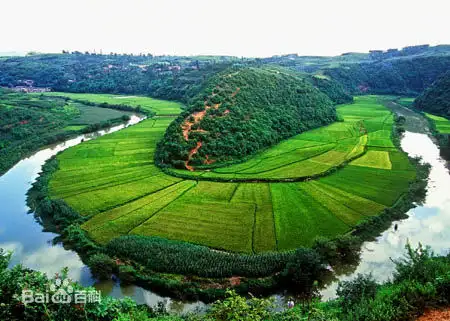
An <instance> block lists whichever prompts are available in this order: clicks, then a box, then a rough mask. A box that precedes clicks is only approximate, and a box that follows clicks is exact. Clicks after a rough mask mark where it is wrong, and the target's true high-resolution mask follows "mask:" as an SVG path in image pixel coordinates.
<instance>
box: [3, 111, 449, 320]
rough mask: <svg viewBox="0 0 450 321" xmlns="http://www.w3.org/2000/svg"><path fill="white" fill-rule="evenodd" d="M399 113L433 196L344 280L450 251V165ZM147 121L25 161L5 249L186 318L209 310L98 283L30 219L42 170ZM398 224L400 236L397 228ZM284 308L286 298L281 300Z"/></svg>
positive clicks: (366, 249) (14, 180)
mask: <svg viewBox="0 0 450 321" xmlns="http://www.w3.org/2000/svg"><path fill="white" fill-rule="evenodd" d="M390 107H391V108H392V109H393V110H394V111H395V112H396V113H398V114H402V115H404V116H405V117H406V119H407V122H406V126H407V132H406V133H405V136H404V138H403V139H402V148H403V149H404V150H405V151H406V152H407V153H409V154H410V155H411V156H420V157H422V158H423V160H424V161H425V162H427V163H430V164H431V165H432V168H431V173H430V179H429V182H428V194H427V197H426V200H425V202H424V203H423V204H422V205H419V206H417V207H416V208H414V209H412V210H410V211H409V213H408V215H409V218H408V219H405V220H402V221H398V222H394V223H393V224H392V227H391V228H390V229H389V230H387V231H386V232H384V233H383V234H382V235H381V236H380V237H378V238H377V240H376V241H373V242H366V243H365V244H364V246H363V251H362V255H361V262H360V263H359V265H358V267H357V268H356V270H353V271H352V272H351V273H348V274H347V275H343V276H340V277H339V279H340V280H348V279H351V278H353V277H355V276H356V275H357V274H358V273H372V274H373V276H374V277H375V278H376V279H377V280H379V281H385V280H387V279H388V278H389V277H390V276H392V273H393V270H394V264H393V263H392V261H391V259H395V258H399V257H401V256H402V255H403V253H404V247H405V244H406V243H407V242H408V241H409V242H410V243H411V244H413V245H417V244H418V243H419V242H422V243H423V244H426V245H429V246H431V247H432V249H433V250H435V252H436V253H439V254H444V253H447V252H448V251H449V248H450V193H449V190H450V175H449V172H448V169H447V168H446V166H445V165H446V163H445V161H444V160H443V159H442V158H441V157H440V156H439V149H438V147H437V145H436V144H435V142H434V141H433V139H432V138H430V136H429V132H428V127H427V123H426V121H425V120H424V119H423V118H422V117H421V116H418V115H417V114H415V113H413V112H411V111H409V110H407V109H405V108H402V107H401V106H398V105H394V104H392V106H390ZM141 120H142V118H140V117H138V116H136V115H133V116H132V117H131V119H130V121H129V122H128V123H126V124H124V125H119V126H115V127H112V128H109V129H107V130H101V131H98V132H95V133H92V134H87V135H80V136H78V137H76V138H73V139H69V140H67V141H65V142H63V143H59V144H55V145H53V146H49V147H47V148H45V149H42V150H40V151H38V152H36V153H35V154H34V155H32V156H30V157H28V158H25V159H22V160H21V161H20V162H19V163H17V164H16V165H15V166H14V167H13V168H11V169H10V170H9V171H8V172H7V173H5V174H4V175H3V176H1V177H0V204H1V205H0V218H1V221H0V247H1V248H4V249H7V250H12V251H14V255H13V259H12V262H11V265H15V264H17V263H21V264H23V265H24V266H27V267H29V268H31V269H35V270H39V271H42V272H46V273H48V274H53V273H56V272H58V271H60V270H61V269H62V268H63V267H69V271H70V272H69V275H70V277H71V278H72V279H73V280H76V281H79V282H80V283H81V284H83V285H94V286H95V287H96V288H97V289H99V290H101V291H102V292H103V294H107V295H111V296H113V297H118V298H120V297H124V296H129V297H132V298H133V299H134V300H136V301H137V302H138V303H141V304H143V303H145V304H148V305H150V306H153V305H156V303H158V302H159V301H163V302H165V305H166V307H167V308H168V310H169V311H172V312H177V313H181V312H186V311H191V310H193V309H197V308H200V309H201V308H203V307H204V304H202V303H201V302H196V303H184V302H179V301H175V300H171V299H170V298H164V297H161V296H158V295H156V294H155V293H152V292H151V291H147V290H144V289H142V288H139V287H136V286H122V287H121V286H120V285H119V284H117V283H115V282H113V281H110V282H102V283H96V281H95V280H94V279H93V278H92V276H91V274H90V272H89V269H88V268H87V267H86V266H85V265H84V264H83V263H82V262H81V260H80V258H79V257H78V255H77V254H76V253H75V252H73V251H71V250H66V249H64V247H62V246H61V245H60V244H56V245H55V244H53V242H52V240H53V239H54V238H55V237H56V236H57V235H56V234H53V233H48V232H43V231H42V227H41V225H39V224H38V223H37V222H36V221H35V219H34V217H33V215H30V214H27V213H28V212H29V208H28V207H27V205H26V192H27V191H28V189H29V188H30V187H31V184H32V182H33V181H34V180H35V179H36V178H37V176H38V174H39V172H40V170H41V167H42V165H43V164H44V163H45V161H46V160H47V159H49V158H50V157H52V156H53V155H55V154H57V153H58V152H60V151H62V150H64V149H66V148H69V147H71V146H75V145H77V144H79V143H80V142H82V141H83V140H89V139H95V138H96V137H98V136H101V135H105V134H108V133H111V132H114V131H117V130H120V129H122V128H124V127H126V126H130V125H133V124H136V123H137V122H139V121H141ZM395 224H397V225H398V230H396V231H395V230H394V228H393V226H394V225H395ZM336 288H337V282H335V283H333V284H331V285H330V286H328V287H327V288H326V289H324V290H322V295H323V297H324V298H325V299H329V298H332V297H334V295H335V290H336ZM277 298H278V300H279V303H280V304H282V302H283V298H282V297H277Z"/></svg>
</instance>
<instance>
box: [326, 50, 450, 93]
mask: <svg viewBox="0 0 450 321" xmlns="http://www.w3.org/2000/svg"><path fill="white" fill-rule="evenodd" d="M448 70H450V56H425V57H422V56H419V57H411V58H409V57H407V58H401V59H400V58H397V59H394V58H393V59H388V60H381V61H375V62H370V63H360V64H347V65H342V66H340V67H338V68H327V69H325V71H324V73H325V74H326V75H328V76H329V77H331V78H333V79H334V80H336V81H338V82H339V83H341V84H342V85H343V86H344V87H345V89H346V90H348V91H349V92H350V93H352V94H362V93H376V94H399V95H410V96H415V95H418V94H420V93H421V92H422V91H424V90H425V89H426V88H427V87H428V86H430V85H431V84H432V83H433V82H434V81H435V80H436V79H437V78H438V77H439V76H440V75H441V74H443V73H445V72H446V71H448Z"/></svg>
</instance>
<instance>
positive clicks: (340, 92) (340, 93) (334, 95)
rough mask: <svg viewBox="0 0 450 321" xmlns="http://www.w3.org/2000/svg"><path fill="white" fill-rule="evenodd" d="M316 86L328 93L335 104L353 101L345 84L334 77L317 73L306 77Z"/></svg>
mask: <svg viewBox="0 0 450 321" xmlns="http://www.w3.org/2000/svg"><path fill="white" fill-rule="evenodd" d="M306 79H307V80H308V81H309V82H310V83H311V84H312V85H313V86H314V87H316V88H318V89H319V90H320V91H321V92H323V93H324V94H325V95H327V96H328V97H329V98H330V99H331V100H332V101H333V102H334V103H335V104H345V103H350V102H352V101H353V96H352V95H350V94H349V93H348V92H347V91H346V89H345V88H344V86H342V85H341V84H340V83H339V82H337V81H336V80H334V79H331V78H327V77H325V76H320V75H315V76H309V77H307V78H306Z"/></svg>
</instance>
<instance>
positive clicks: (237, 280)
mask: <svg viewBox="0 0 450 321" xmlns="http://www.w3.org/2000/svg"><path fill="white" fill-rule="evenodd" d="M230 284H231V286H238V285H240V284H241V278H240V277H238V276H233V277H231V278H230Z"/></svg>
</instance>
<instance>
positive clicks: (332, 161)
mask: <svg viewBox="0 0 450 321" xmlns="http://www.w3.org/2000/svg"><path fill="white" fill-rule="evenodd" d="M372 109H373V114H372V116H373V117H370V115H371V110H372ZM338 112H339V113H340V114H341V115H342V116H343V118H344V122H338V123H335V124H332V125H330V126H327V127H323V128H319V129H316V130H312V131H308V132H306V133H303V134H300V135H298V136H295V137H293V138H291V139H289V140H286V141H284V142H282V143H280V144H279V145H277V146H275V147H273V148H271V149H268V150H266V151H264V152H262V153H261V154H259V155H257V156H255V157H254V158H252V159H249V160H247V161H246V162H244V163H241V164H236V165H232V166H228V167H223V168H218V169H216V170H214V171H209V172H207V171H203V172H201V174H198V173H197V172H188V173H192V174H195V175H198V176H195V175H193V178H195V179H182V178H176V177H174V176H171V175H168V174H165V173H164V172H162V171H161V170H160V169H159V168H158V167H156V166H155V165H154V163H153V156H154V151H155V147H156V144H157V142H158V141H159V140H160V139H161V138H162V136H163V135H164V132H165V129H166V127H167V126H168V125H169V124H170V122H171V121H172V120H173V119H174V118H172V117H157V118H153V119H147V120H145V121H143V122H141V123H139V124H137V125H135V126H132V127H129V128H126V129H124V130H121V131H119V132H115V133H112V134H110V135H106V136H103V137H99V138H97V139H95V140H92V141H88V142H84V143H82V144H80V145H78V146H75V147H73V148H70V149H68V150H66V151H64V152H63V153H61V154H59V155H58V160H59V167H60V168H59V170H58V171H57V172H56V173H55V174H54V175H53V177H52V179H51V181H50V192H51V196H52V197H53V198H62V199H64V200H65V201H66V202H67V203H68V204H69V205H70V206H72V207H73V208H74V209H76V210H77V211H78V212H79V213H80V214H82V215H84V216H86V217H88V218H89V219H88V221H87V222H86V223H84V224H83V226H82V227H83V228H84V229H85V230H86V231H87V232H88V233H89V235H90V236H91V237H92V238H93V239H94V240H95V241H97V242H99V243H101V244H107V243H108V242H109V241H110V240H112V239H114V238H116V237H119V236H122V235H146V236H160V237H164V238H168V239H174V240H181V241H187V242H192V243H195V244H202V245H207V246H210V247H212V248H216V249H222V250H227V251H233V252H242V253H261V252H269V251H283V250H289V249H294V248H297V247H299V246H311V245H312V244H313V242H314V239H315V238H317V237H318V236H325V237H329V238H333V237H335V236H337V235H340V234H343V233H346V232H348V231H350V230H351V229H352V228H353V227H354V226H355V225H356V224H358V223H359V222H361V221H362V220H364V219H365V218H366V217H369V216H373V215H377V214H378V213H380V211H382V210H383V209H384V208H386V207H389V206H391V205H392V204H393V203H394V202H396V200H397V199H398V198H399V197H400V196H401V195H402V194H403V193H404V192H406V191H407V189H408V186H409V182H410V181H411V180H412V179H414V177H415V170H414V168H413V167H412V166H411V165H410V163H409V161H408V158H407V157H406V156H405V154H403V153H402V152H400V151H397V150H396V148H394V147H393V145H392V142H391V141H390V131H391V129H392V116H391V114H390V112H389V111H388V110H387V109H385V108H384V107H383V106H382V105H379V104H378V103H377V98H376V97H375V96H366V97H357V98H356V101H355V103H354V104H352V105H346V106H341V107H339V108H338ZM371 134H372V136H371ZM371 139H372V141H373V140H379V141H380V142H381V141H383V142H384V143H383V144H381V143H379V144H373V145H370V142H371ZM388 141H389V142H390V144H388V143H387V142H388ZM346 161H349V162H348V164H347V165H346V166H344V167H343V168H341V169H339V170H337V171H335V172H334V173H332V174H330V175H327V176H324V177H321V178H317V179H313V180H307V181H302V182H231V181H230V182H214V181H206V180H202V177H221V178H223V177H228V178H235V177H248V178H249V179H251V180H254V179H255V178H273V177H299V176H301V175H311V173H320V172H323V171H326V170H328V169H330V168H332V167H333V166H336V165H339V164H342V163H343V162H346ZM184 172H187V171H184ZM216 175H217V176H216Z"/></svg>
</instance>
